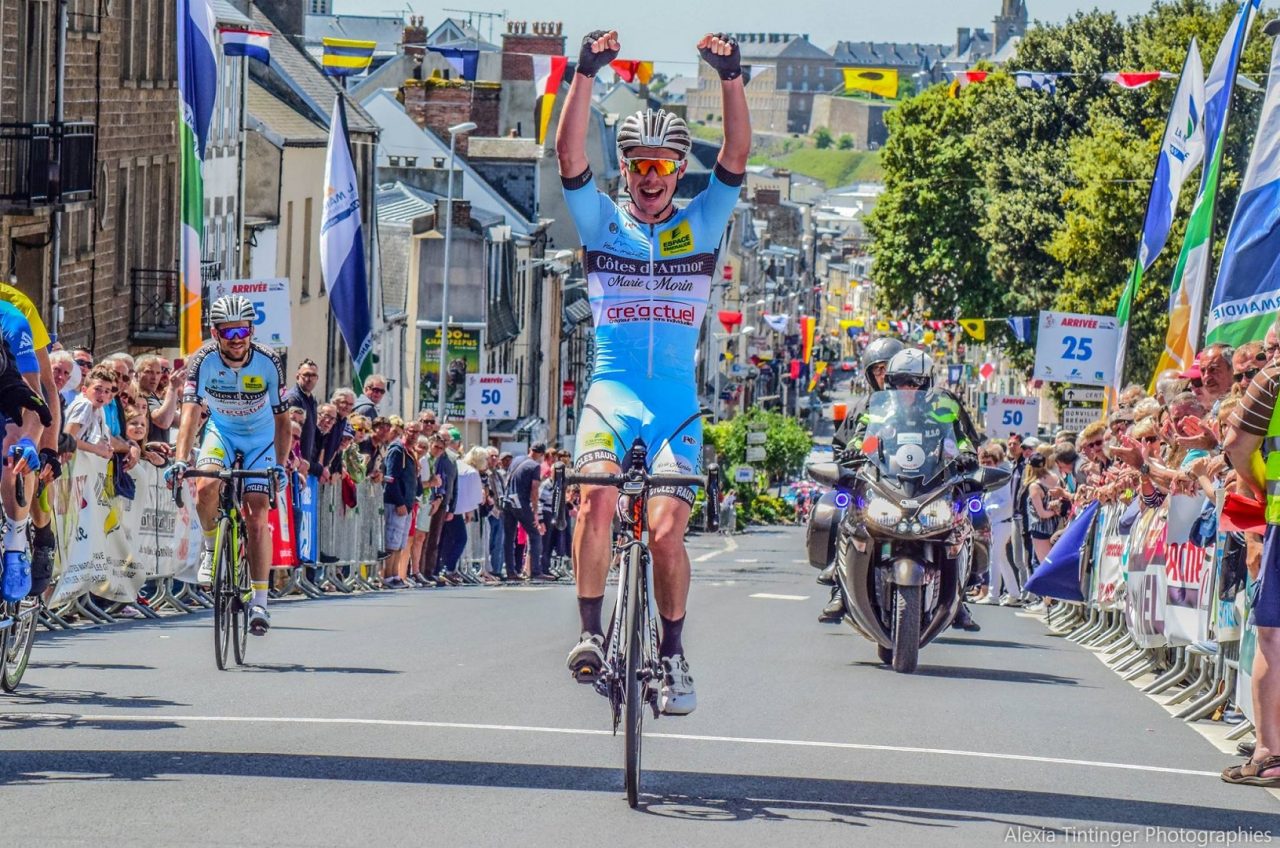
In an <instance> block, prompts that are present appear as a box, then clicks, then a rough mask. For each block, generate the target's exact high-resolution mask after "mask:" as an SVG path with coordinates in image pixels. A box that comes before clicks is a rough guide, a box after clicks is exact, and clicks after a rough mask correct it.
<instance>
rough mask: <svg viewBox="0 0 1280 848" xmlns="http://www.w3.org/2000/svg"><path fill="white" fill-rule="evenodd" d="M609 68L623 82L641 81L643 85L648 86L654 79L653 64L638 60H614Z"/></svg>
mask: <svg viewBox="0 0 1280 848" xmlns="http://www.w3.org/2000/svg"><path fill="white" fill-rule="evenodd" d="M609 67H610V68H612V69H613V72H614V73H615V74H617V75H618V76H619V78H621V79H622V81H623V82H632V81H633V80H639V81H640V84H641V85H648V84H649V80H651V79H653V63H652V62H641V61H639V60H637V59H614V60H613V61H612V62H610V63H609Z"/></svg>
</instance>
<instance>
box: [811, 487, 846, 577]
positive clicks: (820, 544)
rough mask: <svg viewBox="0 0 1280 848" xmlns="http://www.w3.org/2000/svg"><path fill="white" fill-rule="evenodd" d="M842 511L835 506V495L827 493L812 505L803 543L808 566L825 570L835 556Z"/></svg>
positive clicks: (842, 515)
mask: <svg viewBox="0 0 1280 848" xmlns="http://www.w3.org/2000/svg"><path fill="white" fill-rule="evenodd" d="M842 518H844V510H843V509H841V508H840V507H838V506H836V493H835V492H827V493H826V494H824V495H823V496H822V497H821V498H819V499H818V502H817V503H816V504H814V505H813V509H812V510H811V512H810V515H809V529H808V532H807V534H806V538H805V541H806V542H807V545H808V548H809V564H810V565H812V566H813V567H814V568H826V567H827V566H828V565H830V564H831V560H832V559H833V558H834V557H835V555H836V530H837V529H839V527H840V520H841V519H842Z"/></svg>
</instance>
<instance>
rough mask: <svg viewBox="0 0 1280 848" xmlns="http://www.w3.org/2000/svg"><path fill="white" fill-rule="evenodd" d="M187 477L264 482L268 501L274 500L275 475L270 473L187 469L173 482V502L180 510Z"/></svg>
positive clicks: (230, 469)
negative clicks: (268, 487)
mask: <svg viewBox="0 0 1280 848" xmlns="http://www.w3.org/2000/svg"><path fill="white" fill-rule="evenodd" d="M189 477H204V478H206V479H210V480H221V481H222V482H224V483H230V482H232V481H234V480H266V481H267V483H268V484H269V486H270V492H269V496H270V497H269V499H270V500H271V501H273V502H274V501H275V499H276V483H275V475H273V474H272V473H271V472H270V471H246V470H244V469H242V468H219V469H218V470H216V471H202V470H201V469H198V468H188V469H187V470H186V472H185V473H184V474H183V475H182V477H181V478H179V479H177V480H175V481H173V500H174V503H176V504H177V505H178V508H179V509H181V508H182V481H183V480H186V479H187V478H189Z"/></svg>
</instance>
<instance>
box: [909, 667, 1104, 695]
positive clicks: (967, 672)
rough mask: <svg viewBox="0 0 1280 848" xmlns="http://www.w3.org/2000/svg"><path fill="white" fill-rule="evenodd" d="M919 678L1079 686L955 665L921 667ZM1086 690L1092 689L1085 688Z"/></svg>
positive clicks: (1050, 677) (1053, 677) (1034, 674)
mask: <svg viewBox="0 0 1280 848" xmlns="http://www.w3.org/2000/svg"><path fill="white" fill-rule="evenodd" d="M915 673H916V675H918V676H920V677H947V678H952V679H955V680H992V681H996V682H998V683H1042V684H1049V685H1052V686H1080V685H1081V683H1080V681H1079V680H1077V679H1076V678H1074V677H1061V676H1059V675H1057V674H1045V673H1044V672H1039V671H1011V670H1007V669H1003V668H969V667H967V666H956V665H922V666H920V667H919V668H918V669H916V672H915ZM1084 688H1086V689H1091V688H1093V687H1091V686H1086V687H1084Z"/></svg>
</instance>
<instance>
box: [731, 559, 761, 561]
mask: <svg viewBox="0 0 1280 848" xmlns="http://www.w3.org/2000/svg"><path fill="white" fill-rule="evenodd" d="M759 561H760V560H758V559H735V560H734V562H759Z"/></svg>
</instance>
